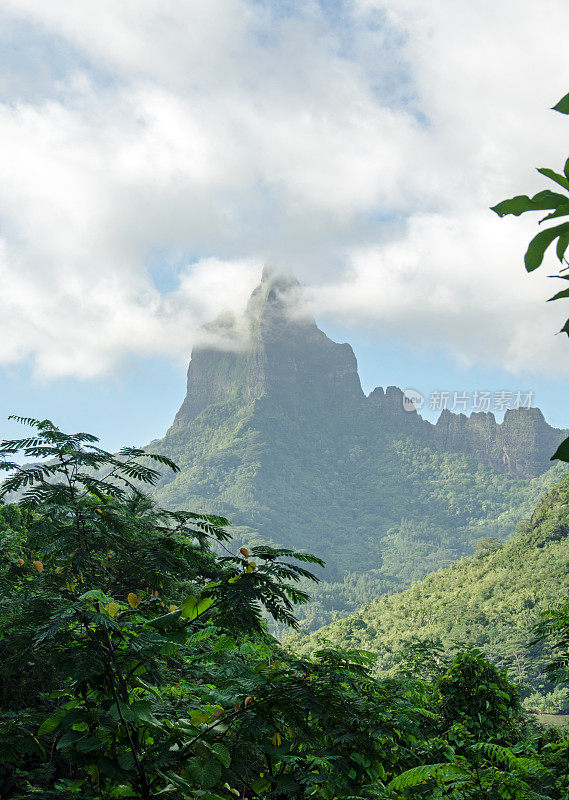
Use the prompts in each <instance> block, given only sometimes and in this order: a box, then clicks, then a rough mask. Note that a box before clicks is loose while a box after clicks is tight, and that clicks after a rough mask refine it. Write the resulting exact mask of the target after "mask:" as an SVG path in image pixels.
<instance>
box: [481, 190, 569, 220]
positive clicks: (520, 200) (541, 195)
mask: <svg viewBox="0 0 569 800" xmlns="http://www.w3.org/2000/svg"><path fill="white" fill-rule="evenodd" d="M568 188H569V185H568ZM568 203H569V198H568V197H566V196H565V195H563V194H559V193H558V192H551V191H549V189H545V190H544V191H542V192H538V193H537V194H536V195H534V196H533V197H528V196H527V194H519V195H516V197H511V198H510V199H509V200H503V201H502V202H501V203H498V205H495V206H492V208H491V210H492V211H494V212H495V213H496V214H498V216H499V217H505V216H506V215H507V214H513V215H514V216H516V217H519V216H520V214H524V213H525V212H526V211H543V210H544V209H546V208H558V206H560V205H561V204H568Z"/></svg>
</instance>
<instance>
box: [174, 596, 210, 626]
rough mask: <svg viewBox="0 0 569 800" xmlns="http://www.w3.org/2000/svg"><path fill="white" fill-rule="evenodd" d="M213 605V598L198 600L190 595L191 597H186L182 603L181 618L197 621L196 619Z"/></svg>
mask: <svg viewBox="0 0 569 800" xmlns="http://www.w3.org/2000/svg"><path fill="white" fill-rule="evenodd" d="M212 605H213V597H200V598H197V597H193V595H190V596H189V597H186V599H185V600H184V602H183V603H182V606H181V616H182V617H186V618H187V619H190V620H192V619H196V617H199V616H200V615H201V614H203V613H204V612H205V611H207V610H208V608H209V607H210V606H212Z"/></svg>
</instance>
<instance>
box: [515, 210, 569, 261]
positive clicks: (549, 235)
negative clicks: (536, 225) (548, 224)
mask: <svg viewBox="0 0 569 800" xmlns="http://www.w3.org/2000/svg"><path fill="white" fill-rule="evenodd" d="M568 233H569V222H564V223H563V225H555V226H554V227H553V228H547V230H545V231H541V232H540V233H538V234H537V236H534V237H533V239H532V240H531V242H530V243H529V246H528V249H527V251H526V254H525V256H524V262H525V265H526V269H527V271H528V272H532V271H533V270H534V269H537V268H538V267H539V266H540V265H541V262H542V261H543V257H544V255H545V251H546V250H547V248H548V247H549V245H550V244H551V243H552V242H553V240H554V239H557V237H558V236H563V235H566V234H568Z"/></svg>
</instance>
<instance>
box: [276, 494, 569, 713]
mask: <svg viewBox="0 0 569 800" xmlns="http://www.w3.org/2000/svg"><path fill="white" fill-rule="evenodd" d="M565 594H569V478H564V480H563V481H562V482H561V483H559V484H558V485H557V486H556V487H554V488H553V489H551V490H550V491H549V492H548V493H547V494H546V495H545V497H544V498H543V499H542V501H541V502H540V503H539V504H538V506H537V507H536V509H535V510H534V512H533V514H532V516H531V519H530V520H528V521H526V522H524V523H522V524H521V525H520V526H519V528H518V532H517V533H516V535H515V536H513V537H512V538H511V539H509V540H508V541H506V542H505V543H503V542H500V541H498V540H497V539H495V538H492V537H485V538H482V539H480V540H479V542H478V547H477V552H476V553H475V554H474V555H473V556H470V557H467V558H463V559H461V560H460V561H458V562H456V563H455V564H452V565H451V566H449V567H447V568H446V569H444V570H440V571H438V572H436V573H433V574H431V575H428V576H427V577H426V578H424V579H423V580H422V581H419V582H417V583H415V584H414V585H413V586H412V587H411V588H410V589H408V590H406V591H405V592H400V593H398V594H391V595H383V596H381V597H379V598H378V599H376V600H375V601H373V602H371V603H368V604H365V605H363V606H362V607H361V608H360V609H359V610H358V612H356V613H355V614H352V615H350V616H348V617H346V618H344V619H342V620H338V621H337V622H334V623H332V624H331V625H329V626H327V627H325V628H322V629H321V630H320V631H317V632H315V633H309V632H307V631H306V630H304V631H300V632H298V633H293V634H291V635H289V637H288V639H287V641H288V642H289V644H290V646H291V647H294V649H295V650H297V651H298V652H302V653H305V654H309V653H311V652H314V651H315V650H317V649H318V648H319V647H321V646H322V644H321V642H322V641H328V642H329V643H330V644H331V645H334V646H340V647H345V648H351V647H355V648H365V649H367V650H370V651H372V652H374V653H376V655H377V657H378V658H377V664H376V674H377V675H378V676H387V675H391V674H392V672H393V669H397V668H398V664H399V661H400V658H401V654H402V651H403V650H404V649H405V648H407V647H408V646H409V645H410V644H411V643H413V642H415V643H419V642H421V641H423V642H431V643H432V642H436V643H440V644H441V645H442V647H443V649H444V650H445V651H446V652H447V653H452V652H456V650H457V649H458V648H460V647H464V646H465V645H466V646H470V647H476V648H479V649H480V650H482V651H483V652H484V653H485V654H486V655H487V657H488V658H490V659H491V660H492V662H493V663H495V664H497V665H499V666H500V667H501V668H502V669H505V670H507V673H508V675H509V678H510V680H511V681H513V682H514V683H515V684H516V685H517V686H518V687H519V688H520V691H521V692H522V695H523V696H524V698H525V699H524V704H525V705H526V707H528V708H529V709H531V710H534V711H551V712H554V713H555V712H560V711H565V710H567V711H569V703H568V699H567V691H566V690H565V689H561V688H555V686H554V685H553V683H552V682H551V681H550V680H548V679H547V676H546V675H544V668H545V665H546V663H547V661H548V658H549V655H548V649H547V647H546V646H545V644H544V642H534V638H535V637H534V636H533V634H532V628H533V626H534V625H535V624H536V623H537V622H538V621H539V619H540V614H541V613H542V612H544V611H546V610H547V609H548V608H549V607H550V606H551V605H552V604H554V603H556V602H557V601H558V599H559V597H560V596H563V595H565Z"/></svg>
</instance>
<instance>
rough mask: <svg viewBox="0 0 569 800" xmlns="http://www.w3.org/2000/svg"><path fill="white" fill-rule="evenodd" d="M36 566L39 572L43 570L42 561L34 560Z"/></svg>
mask: <svg viewBox="0 0 569 800" xmlns="http://www.w3.org/2000/svg"><path fill="white" fill-rule="evenodd" d="M34 567H35V568H36V569H37V571H38V572H43V564H42V563H41V561H34Z"/></svg>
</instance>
